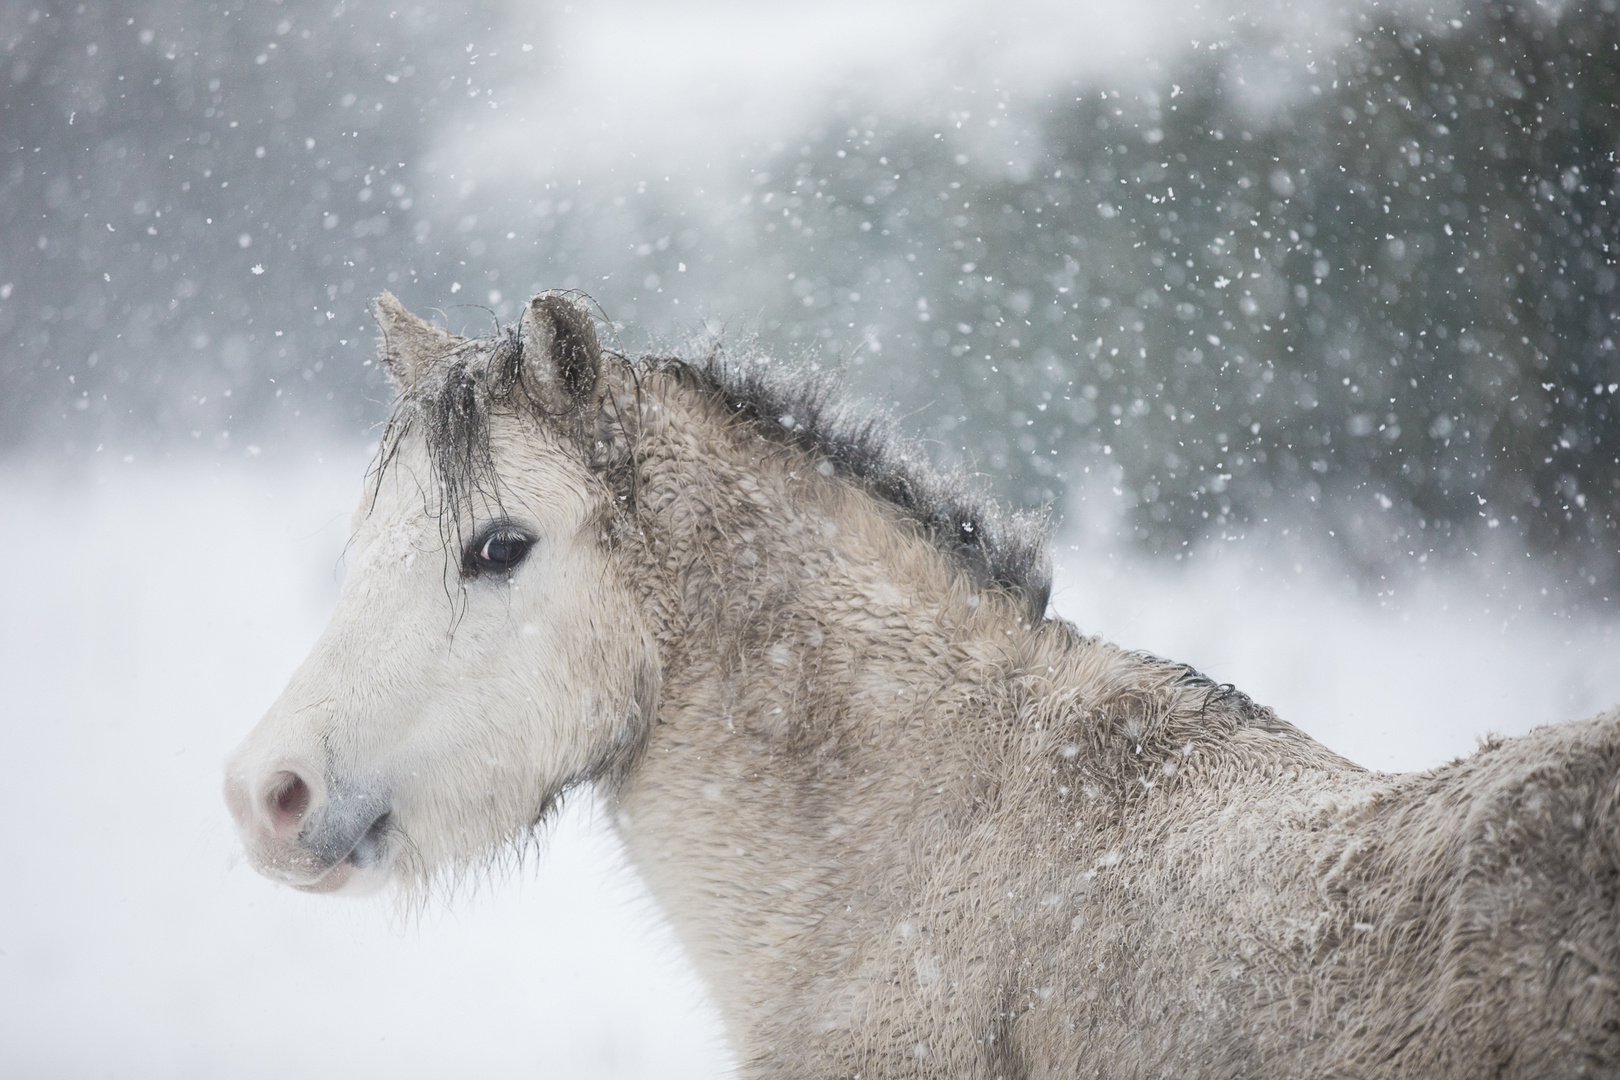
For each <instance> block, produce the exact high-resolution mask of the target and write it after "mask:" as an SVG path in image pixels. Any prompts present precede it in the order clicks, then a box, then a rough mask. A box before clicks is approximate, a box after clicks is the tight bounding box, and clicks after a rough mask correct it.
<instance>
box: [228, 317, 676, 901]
mask: <svg viewBox="0 0 1620 1080" xmlns="http://www.w3.org/2000/svg"><path fill="white" fill-rule="evenodd" d="M378 312H379V321H380V323H381V326H382V330H383V357H384V360H385V361H386V363H387V365H388V367H389V370H390V373H391V374H392V376H393V378H394V380H395V382H396V385H398V386H399V388H400V391H401V401H400V404H399V406H398V408H397V410H396V413H395V416H394V419H393V422H392V423H391V424H390V428H389V433H388V436H386V437H385V438H384V440H383V446H382V450H381V451H380V452H379V456H378V464H377V467H376V468H375V470H374V472H373V474H372V477H371V482H369V483H368V484H367V490H366V493H365V497H364V498H363V500H362V502H361V505H360V507H359V509H358V510H357V511H356V514H355V520H354V533H353V540H352V544H351V546H350V549H349V559H350V563H349V570H348V574H347V576H346V578H345V580H344V583H343V589H342V593H341V595H340V597H339V600H338V603H337V608H336V610H335V611H334V612H333V614H332V618H331V621H330V623H329V624H328V626H327V628H326V631H325V633H324V634H323V635H322V636H321V638H320V641H319V642H318V643H317V644H316V646H315V648H314V651H313V652H312V653H311V654H310V655H309V658H308V659H307V660H305V661H304V663H303V665H302V666H301V667H300V668H299V669H298V671H297V672H296V673H295V674H294V675H293V677H292V680H291V681H290V683H289V684H288V686H287V688H286V689H285V690H284V691H283V692H282V694H281V696H280V698H278V699H277V701H276V702H275V704H274V705H272V706H271V708H270V711H269V712H268V713H267V714H266V715H265V717H264V718H263V719H262V720H261V721H260V722H259V724H258V726H257V727H256V728H255V729H254V730H253V732H252V733H251V734H250V735H249V736H248V737H247V739H246V740H245V741H244V742H243V743H242V745H241V746H240V747H238V748H237V750H236V751H235V753H234V754H233V755H232V756H231V758H230V760H229V762H228V764H227V767H226V782H225V795H226V801H227V803H228V804H229V806H230V808H231V812H232V814H233V816H234V817H235V818H236V822H237V826H238V829H239V831H240V833H241V836H242V840H243V843H244V845H245V847H246V849H247V852H248V857H249V858H250V860H251V861H252V862H253V864H254V866H255V867H256V868H257V869H258V870H260V871H261V872H262V873H264V874H266V875H268V876H270V877H273V878H276V879H278V880H281V881H284V882H286V883H288V884H291V885H294V886H296V887H298V888H300V889H305V890H308V891H312V892H333V891H337V890H344V891H351V892H362V891H366V890H369V889H373V888H376V887H378V886H380V885H381V884H383V883H384V882H385V881H387V880H388V879H389V878H390V877H396V876H397V877H398V878H400V879H401V880H402V881H405V882H407V883H415V884H425V883H427V882H428V881H430V880H432V878H433V877H434V876H435V875H439V874H446V873H448V874H452V875H453V874H454V873H455V872H456V871H458V870H460V869H463V868H465V867H467V866H468V865H470V864H472V863H474V862H476V861H478V860H481V859H483V858H486V857H488V856H489V855H490V854H492V853H493V852H494V851H496V850H497V849H498V848H500V846H501V845H503V844H505V843H508V842H512V841H515V840H521V838H523V837H525V836H527V835H528V834H529V830H530V829H531V828H532V827H533V826H534V825H535V824H536V823H537V822H539V821H540V820H541V818H543V817H544V816H545V814H546V812H547V811H548V810H549V809H550V808H551V806H552V805H553V804H554V803H555V801H556V799H557V797H558V796H559V795H560V794H561V793H562V792H563V791H565V790H566V789H567V788H568V787H569V786H571V785H573V784H576V783H579V782H582V781H585V780H588V779H593V778H596V777H599V776H601V775H603V774H604V773H608V772H611V771H612V770H613V769H614V768H615V767H616V766H618V765H620V764H622V763H624V762H626V761H628V759H629V758H630V757H631V756H632V755H633V753H634V750H635V748H636V746H637V745H639V742H640V740H641V739H642V737H643V735H644V732H645V731H646V726H647V723H648V721H649V720H650V713H651V711H652V709H653V708H655V699H656V693H657V689H656V687H657V670H656V660H655V659H654V654H653V652H652V645H651V640H650V638H649V636H648V634H647V632H646V629H645V627H644V625H643V623H642V621H641V617H640V615H639V613H638V611H637V608H636V606H635V604H634V603H633V600H632V597H631V595H630V593H629V592H628V591H627V590H626V589H625V587H624V586H623V585H622V584H621V583H619V581H618V580H617V579H616V578H615V576H614V574H613V572H612V568H611V566H610V564H609V558H610V554H609V545H608V537H607V530H608V528H609V526H608V524H607V522H608V515H609V510H610V507H609V503H610V501H611V500H612V498H613V496H612V495H611V493H610V492H609V490H608V489H607V487H606V485H605V484H603V483H602V481H601V479H600V478H599V477H598V476H597V475H596V474H595V473H594V472H593V471H592V469H591V468H589V467H588V465H587V464H586V462H585V460H584V455H583V453H582V449H581V433H582V432H584V431H585V430H586V429H587V427H588V423H587V421H589V420H590V419H591V417H592V416H593V415H594V412H595V409H596V400H597V394H598V384H599V379H600V350H599V348H598V347H597V344H596V338H595V333H594V330H593V329H592V327H591V323H590V319H589V317H588V316H587V315H586V314H585V313H584V312H583V311H582V310H581V309H579V308H577V307H575V306H574V305H572V304H571V303H569V302H568V301H566V300H564V299H563V298H561V297H556V296H542V297H537V298H536V299H535V301H534V302H533V304H532V305H531V308H530V310H529V312H528V313H527V315H526V316H525V318H524V321H523V325H522V331H521V333H518V332H513V331H508V332H507V333H506V334H505V335H504V336H497V337H496V338H494V339H492V340H484V341H466V340H464V339H461V338H458V337H455V336H454V335H450V334H448V333H446V332H445V331H443V330H441V329H439V328H437V327H435V326H433V325H432V324H430V323H426V322H424V321H422V320H419V319H416V317H415V316H412V315H410V314H409V313H408V312H406V311H405V310H404V309H403V308H402V307H400V306H399V304H398V302H397V301H396V300H394V298H393V297H391V296H387V295H385V296H384V297H383V298H382V299H381V300H380V301H379V304H378Z"/></svg>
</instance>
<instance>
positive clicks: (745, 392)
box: [641, 343, 1052, 624]
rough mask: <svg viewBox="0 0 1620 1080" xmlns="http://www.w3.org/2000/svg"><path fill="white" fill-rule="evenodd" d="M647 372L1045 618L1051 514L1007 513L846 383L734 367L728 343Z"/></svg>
mask: <svg viewBox="0 0 1620 1080" xmlns="http://www.w3.org/2000/svg"><path fill="white" fill-rule="evenodd" d="M641 365H642V367H643V369H644V370H645V369H649V368H650V369H653V370H665V371H671V372H673V373H674V374H676V375H677V376H678V377H679V378H680V379H681V380H682V381H683V382H685V383H686V384H687V385H689V386H692V387H695V388H696V389H698V390H699V391H701V392H703V393H706V394H708V395H710V396H711V397H713V398H715V399H717V400H718V401H720V402H722V403H723V404H724V405H725V407H726V408H727V410H728V411H729V412H731V413H732V414H733V415H734V416H736V417H737V418H738V419H739V420H741V421H743V422H745V423H747V424H748V425H749V426H750V427H751V428H752V429H753V430H754V431H757V432H759V433H760V434H762V435H764V436H765V437H766V438H768V439H770V440H772V441H773V442H777V443H782V444H785V445H788V446H793V447H796V448H798V449H799V450H802V451H803V452H805V453H806V454H808V455H810V456H811V457H814V458H819V459H821V460H823V461H826V462H828V463H829V464H831V466H832V468H833V470H834V471H835V473H836V474H837V475H840V476H843V477H845V478H846V479H849V480H852V481H854V482H855V483H856V484H858V485H859V486H860V487H862V488H864V489H865V490H866V491H868V492H870V493H871V494H872V495H874V496H875V497H877V498H879V499H881V500H883V501H884V502H886V503H888V504H890V505H891V506H894V507H895V508H897V509H898V510H900V511H901V513H902V514H903V515H904V516H905V517H906V518H907V519H909V520H911V521H914V522H915V523H916V524H917V525H918V526H919V527H920V528H921V529H922V532H923V534H924V535H925V536H927V537H928V539H929V541H930V542H932V543H933V544H934V546H935V547H937V548H939V549H940V550H941V551H943V552H944V553H945V554H946V555H948V556H950V557H951V558H953V559H954V560H955V561H956V562H958V563H959V564H961V565H962V566H964V567H965V568H966V569H967V570H968V572H969V573H970V574H972V576H973V577H974V579H975V580H977V581H978V582H980V583H981V584H983V585H991V586H997V587H1000V588H1002V589H1006V590H1008V591H1011V592H1014V593H1017V594H1018V595H1019V596H1020V597H1021V598H1022V599H1023V601H1024V603H1025V608H1026V610H1025V616H1026V619H1027V620H1028V621H1029V622H1030V623H1031V624H1035V623H1039V622H1040V621H1041V619H1042V618H1043V617H1044V616H1045V614H1046V605H1047V601H1048V600H1049V599H1050V598H1051V593H1052V563H1051V556H1050V554H1049V553H1048V551H1047V548H1046V543H1047V536H1048V534H1049V532H1050V531H1051V530H1050V523H1049V518H1048V515H1047V513H1046V512H1045V511H1044V510H1042V511H1036V512H1032V513H1031V512H1022V513H1021V512H1017V511H1006V510H1003V509H1001V508H1000V507H998V506H997V505H996V504H995V503H994V502H993V501H992V500H991V499H990V498H989V497H988V495H987V494H986V493H985V492H984V490H983V488H982V486H981V485H977V484H974V483H973V482H972V481H971V480H970V479H969V478H968V476H967V475H966V474H964V473H962V472H960V471H957V470H947V469H943V468H941V467H939V466H937V465H935V464H934V463H933V462H931V461H930V460H929V458H928V455H927V454H926V452H925V451H924V450H923V449H922V448H921V446H920V445H918V444H917V443H916V442H915V441H913V440H911V439H909V438H907V437H906V436H905V435H903V434H902V433H901V432H900V431H899V430H898V429H897V428H896V427H895V424H894V422H893V420H892V419H890V418H889V417H888V416H887V415H885V414H883V413H881V412H879V411H876V410H874V409H872V408H871V407H870V406H861V405H858V404H856V403H854V402H852V401H850V400H849V399H848V398H847V397H845V396H844V395H843V393H842V390H843V387H842V380H841V378H840V377H839V375H838V373H836V372H829V371H824V370H816V369H814V368H806V367H804V366H801V365H795V364H790V363H783V362H780V361H775V360H772V359H771V358H770V357H768V356H765V355H763V354H760V353H747V354H744V355H743V356H741V357H739V358H736V359H733V358H731V357H728V356H727V355H726V354H725V353H724V352H723V351H722V350H721V348H720V345H719V343H715V344H714V345H713V346H712V347H710V348H709V349H707V350H705V355H704V356H703V358H702V359H701V360H698V361H692V360H686V359H678V358H669V359H648V358H644V359H643V360H642V361H641Z"/></svg>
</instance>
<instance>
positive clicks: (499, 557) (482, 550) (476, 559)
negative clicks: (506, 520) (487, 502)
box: [466, 529, 534, 575]
mask: <svg viewBox="0 0 1620 1080" xmlns="http://www.w3.org/2000/svg"><path fill="white" fill-rule="evenodd" d="M533 546H534V541H533V540H531V539H529V538H528V537H527V536H524V535H523V534H522V533H520V532H517V531H515V530H513V529H497V530H495V531H494V532H492V533H489V534H488V535H486V536H484V537H482V538H481V539H479V540H478V542H477V543H476V544H474V545H473V547H472V548H470V549H469V550H468V553H467V554H468V559H467V563H466V565H467V570H468V572H470V573H471V574H473V575H477V574H487V573H495V572H499V571H503V570H511V569H513V568H514V567H516V566H517V564H518V563H520V562H522V561H523V559H524V556H526V555H528V554H529V549H530V548H531V547H533Z"/></svg>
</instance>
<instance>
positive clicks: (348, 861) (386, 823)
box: [273, 810, 392, 893]
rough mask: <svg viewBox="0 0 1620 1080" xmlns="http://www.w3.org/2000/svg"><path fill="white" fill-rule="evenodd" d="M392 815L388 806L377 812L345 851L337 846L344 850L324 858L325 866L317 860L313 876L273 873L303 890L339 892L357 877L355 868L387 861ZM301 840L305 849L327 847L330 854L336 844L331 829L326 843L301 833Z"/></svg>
mask: <svg viewBox="0 0 1620 1080" xmlns="http://www.w3.org/2000/svg"><path fill="white" fill-rule="evenodd" d="M390 818H391V813H390V812H389V811H386V810H385V811H383V812H382V813H381V814H379V815H377V817H376V818H375V819H373V820H372V822H371V823H370V824H369V825H367V826H366V828H365V830H364V831H363V832H361V833H360V835H359V837H358V838H357V839H356V840H355V841H354V842H353V843H352V844H350V845H348V849H347V850H346V851H343V849H342V848H341V847H338V848H337V850H338V851H343V853H342V854H341V855H339V856H338V857H337V858H336V859H335V860H334V861H331V862H325V860H322V862H324V863H325V865H324V866H322V865H321V863H317V864H316V865H314V866H312V867H310V870H312V871H313V876H311V875H309V874H301V875H298V876H297V878H294V877H293V876H292V875H289V874H286V873H285V872H282V873H280V874H274V875H273V876H277V877H280V878H281V879H282V880H283V881H284V882H286V883H287V884H288V885H291V886H292V887H293V888H295V889H297V890H299V891H300V892H307V893H333V892H338V891H339V890H341V889H343V888H344V887H345V886H346V885H348V884H349V883H350V882H351V881H353V880H354V877H355V873H356V871H365V870H369V869H372V868H374V867H378V866H381V865H382V864H383V863H385V862H386V861H387V858H388V834H389V832H390V831H391V829H392V825H391V823H390ZM299 840H300V841H301V842H302V843H303V845H304V847H305V851H306V852H307V851H309V850H310V848H311V847H315V848H316V849H317V850H319V847H325V848H326V853H328V855H329V857H330V853H331V852H332V851H333V848H334V845H333V844H332V843H331V834H330V833H329V832H328V833H327V834H326V836H325V837H322V838H321V840H323V841H324V843H322V842H321V841H320V840H318V841H316V843H314V844H312V843H310V842H309V841H308V840H306V838H305V837H304V836H300V837H299Z"/></svg>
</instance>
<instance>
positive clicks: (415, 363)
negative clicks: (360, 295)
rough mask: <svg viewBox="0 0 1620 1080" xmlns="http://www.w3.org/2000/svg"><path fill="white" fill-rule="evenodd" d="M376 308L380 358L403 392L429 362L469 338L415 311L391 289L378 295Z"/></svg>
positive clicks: (374, 312) (378, 353)
mask: <svg viewBox="0 0 1620 1080" xmlns="http://www.w3.org/2000/svg"><path fill="white" fill-rule="evenodd" d="M372 311H373V314H374V315H375V316H376V319H377V330H378V335H377V359H379V360H381V361H382V365H383V368H384V369H385V370H387V372H388V377H389V379H391V380H392V381H393V383H394V389H396V390H398V391H400V392H402V393H403V392H404V391H406V390H409V389H410V388H411V387H413V386H415V385H416V382H417V380H418V379H420V378H421V377H422V373H423V372H424V371H426V370H427V368H428V365H429V364H431V363H432V362H433V361H434V360H437V359H438V358H439V357H441V356H443V355H444V354H445V353H447V352H449V351H450V350H451V349H452V348H454V347H455V346H456V345H458V344H460V343H461V342H462V341H463V340H465V339H464V338H462V337H461V336H460V335H457V334H452V333H451V332H450V331H448V330H446V329H445V328H444V327H442V326H435V325H434V324H433V323H430V322H428V321H427V320H426V319H423V318H420V317H418V316H416V315H412V314H411V313H410V312H409V311H406V310H405V305H404V304H402V303H400V302H399V297H397V296H395V295H394V294H393V293H391V292H385V293H383V294H382V295H381V296H379V297H377V301H376V304H375V305H374V306H373V309H372Z"/></svg>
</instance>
